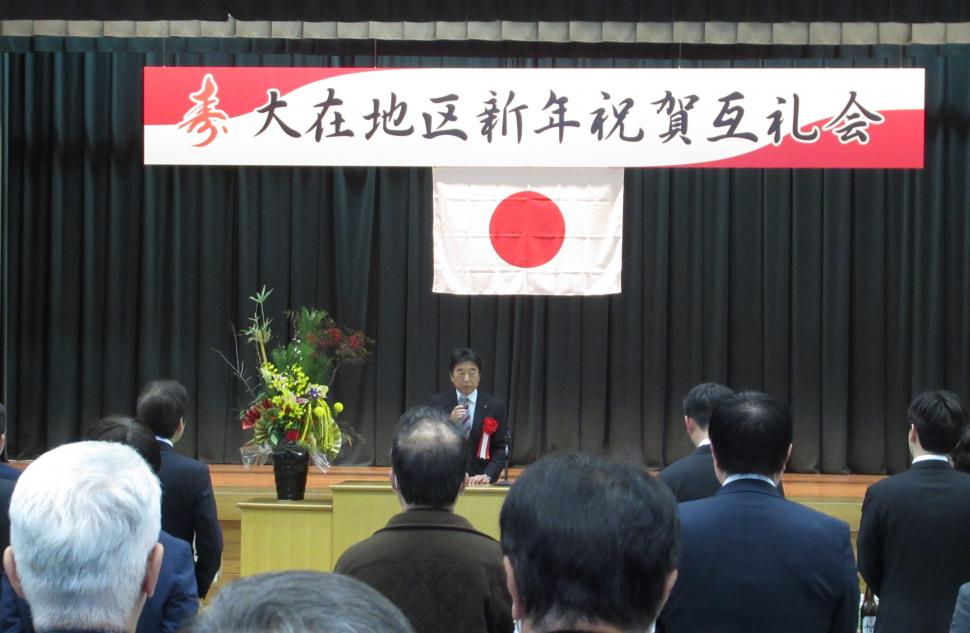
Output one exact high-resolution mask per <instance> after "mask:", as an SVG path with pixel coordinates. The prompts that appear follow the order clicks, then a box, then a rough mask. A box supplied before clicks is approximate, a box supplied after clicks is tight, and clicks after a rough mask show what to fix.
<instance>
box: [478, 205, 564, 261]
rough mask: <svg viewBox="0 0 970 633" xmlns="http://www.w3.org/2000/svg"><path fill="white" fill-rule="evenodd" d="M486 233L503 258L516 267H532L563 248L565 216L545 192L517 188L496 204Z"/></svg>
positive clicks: (548, 258)
mask: <svg viewBox="0 0 970 633" xmlns="http://www.w3.org/2000/svg"><path fill="white" fill-rule="evenodd" d="M488 233H489V237H491V239H492V247H493V248H494V249H495V252H496V253H498V256H499V257H501V258H502V259H503V260H505V261H506V262H508V263H509V264H511V265H512V266H518V267H519V268H535V267H536V266H542V265H543V264H545V263H546V262H548V261H549V260H551V259H552V258H553V257H555V256H556V253H558V252H559V249H560V248H562V243H563V239H564V238H565V235H566V220H565V218H563V216H562V211H560V210H559V207H558V206H556V203H555V202H553V201H552V200H550V199H549V198H547V197H546V196H544V195H542V194H541V193H539V192H537V191H518V192H516V193H513V194H512V195H510V196H508V197H506V198H505V199H504V200H502V201H501V202H500V203H499V204H498V206H497V207H495V211H493V212H492V220H491V221H490V222H489V224H488Z"/></svg>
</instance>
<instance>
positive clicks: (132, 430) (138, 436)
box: [84, 415, 162, 474]
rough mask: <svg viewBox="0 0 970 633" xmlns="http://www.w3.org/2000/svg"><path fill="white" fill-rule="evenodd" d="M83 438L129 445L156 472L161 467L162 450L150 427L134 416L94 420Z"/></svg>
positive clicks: (111, 416) (114, 416)
mask: <svg viewBox="0 0 970 633" xmlns="http://www.w3.org/2000/svg"><path fill="white" fill-rule="evenodd" d="M84 439H86V440H91V441H94V442H117V443H118V444H124V445H125V446H130V447H132V448H133V449H135V451H137V452H138V454H139V455H141V458H142V459H144V460H145V461H146V462H148V465H149V466H151V468H152V471H154V472H155V473H156V474H157V473H158V471H159V470H161V469H162V451H161V450H160V449H159V448H158V442H157V441H156V440H155V435H154V434H153V433H152V431H151V429H149V428H148V427H147V426H145V425H144V424H142V423H141V422H138V421H137V420H135V419H134V418H129V417H128V416H124V415H109V416H107V417H104V418H101V419H100V420H98V421H97V422H95V423H94V424H93V425H92V426H91V428H89V429H88V430H87V432H86V433H85V434H84Z"/></svg>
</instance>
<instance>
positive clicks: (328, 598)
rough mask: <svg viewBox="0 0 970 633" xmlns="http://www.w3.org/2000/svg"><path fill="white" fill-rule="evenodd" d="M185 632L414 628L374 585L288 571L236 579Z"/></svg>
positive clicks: (390, 631)
mask: <svg viewBox="0 0 970 633" xmlns="http://www.w3.org/2000/svg"><path fill="white" fill-rule="evenodd" d="M183 630H184V631H186V633H294V632H298V633H328V632H331V631H361V632H363V631H374V632H378V631H379V632H380V633H414V629H413V628H412V627H411V623H410V622H408V620H407V618H406V617H404V614H403V613H401V610H400V609H398V608H397V607H396V606H394V605H393V604H392V603H391V601H390V600H388V599H387V598H385V597H384V596H383V595H381V594H380V593H379V592H378V591H377V590H376V589H374V588H372V587H371V586H369V585H367V584H365V583H363V582H361V581H360V580H357V579H356V578H351V577H350V576H343V575H341V574H326V573H321V572H315V571H284V572H275V573H269V574H257V575H255V576H249V577H247V578H241V579H239V580H235V581H233V582H231V583H229V584H228V585H226V586H225V587H223V588H222V589H221V590H220V591H219V595H217V596H216V597H215V599H213V600H212V603H211V604H210V605H209V607H208V608H207V609H203V610H201V611H200V612H199V614H198V615H197V616H196V619H195V621H194V622H193V623H192V624H191V625H190V626H189V627H188V628H186V629H183Z"/></svg>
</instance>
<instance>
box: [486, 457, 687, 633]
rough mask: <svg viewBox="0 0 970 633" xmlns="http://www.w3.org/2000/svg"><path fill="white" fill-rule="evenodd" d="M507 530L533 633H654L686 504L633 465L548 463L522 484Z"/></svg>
mask: <svg viewBox="0 0 970 633" xmlns="http://www.w3.org/2000/svg"><path fill="white" fill-rule="evenodd" d="M501 528H502V550H503V552H504V553H505V557H506V558H505V567H506V573H507V575H508V583H509V592H510V593H511V594H512V605H513V607H512V609H513V617H514V618H516V619H518V620H522V624H523V627H524V628H523V631H526V632H529V633H537V632H545V631H553V630H556V629H565V628H570V627H576V626H579V625H583V624H590V625H598V626H610V627H613V628H615V629H617V630H618V631H623V632H626V631H638V632H639V631H647V630H649V628H650V626H651V624H652V623H653V622H654V620H655V619H656V617H657V614H658V613H659V612H660V609H661V607H662V606H663V604H664V602H665V601H666V599H667V596H668V595H669V593H670V589H671V588H672V587H673V583H674V580H675V579H676V575H677V572H676V567H677V560H678V556H679V543H680V524H679V521H678V518H677V506H676V502H675V501H674V498H673V495H671V493H670V491H669V490H668V489H667V488H666V486H664V485H663V484H662V483H660V482H658V481H656V480H654V479H653V478H652V477H650V476H649V475H646V474H645V472H644V470H643V469H640V468H635V467H633V466H630V465H626V464H621V463H618V462H615V461H608V460H605V459H599V458H594V457H590V456H588V455H583V454H578V453H569V454H561V455H551V456H548V457H544V458H542V459H540V460H539V461H537V462H535V463H534V464H532V465H531V466H529V468H527V469H526V471H525V472H524V473H523V474H522V476H521V477H519V479H518V481H516V482H515V485H514V486H512V488H511V490H510V491H509V494H508V496H507V497H506V499H505V503H504V505H503V506H502V514H501Z"/></svg>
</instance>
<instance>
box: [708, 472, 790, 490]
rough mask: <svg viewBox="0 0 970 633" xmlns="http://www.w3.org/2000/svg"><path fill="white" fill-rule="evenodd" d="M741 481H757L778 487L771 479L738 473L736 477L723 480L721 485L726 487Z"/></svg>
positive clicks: (754, 474) (755, 474) (732, 476)
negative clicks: (733, 482)
mask: <svg viewBox="0 0 970 633" xmlns="http://www.w3.org/2000/svg"><path fill="white" fill-rule="evenodd" d="M741 479H757V480H758V481H766V482H768V483H769V484H771V485H772V486H774V487H775V488H777V487H778V484H776V483H775V482H774V480H772V478H771V477H765V476H764V475H759V474H757V473H738V474H737V475H731V476H730V477H728V478H727V479H725V480H724V483H723V484H721V485H722V486H726V485H728V484H729V483H731V482H732V481H739V480H741Z"/></svg>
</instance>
